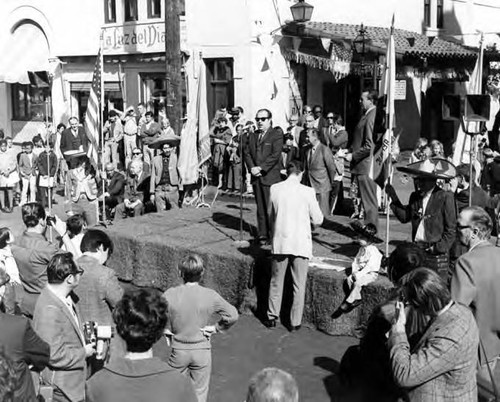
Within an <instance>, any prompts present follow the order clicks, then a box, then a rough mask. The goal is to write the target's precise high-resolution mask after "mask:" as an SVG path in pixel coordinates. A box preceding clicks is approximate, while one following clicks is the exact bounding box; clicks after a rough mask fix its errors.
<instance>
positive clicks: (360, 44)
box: [352, 24, 366, 89]
mask: <svg viewBox="0 0 500 402" xmlns="http://www.w3.org/2000/svg"><path fill="white" fill-rule="evenodd" d="M358 32H359V33H358V36H356V38H355V39H354V40H353V41H352V45H353V47H354V51H355V52H356V53H357V54H359V55H360V56H361V74H360V75H361V87H362V86H363V79H364V75H365V68H364V67H365V65H364V63H365V52H366V29H365V27H364V25H363V24H361V28H360V29H359V31H358ZM361 89H363V88H361Z"/></svg>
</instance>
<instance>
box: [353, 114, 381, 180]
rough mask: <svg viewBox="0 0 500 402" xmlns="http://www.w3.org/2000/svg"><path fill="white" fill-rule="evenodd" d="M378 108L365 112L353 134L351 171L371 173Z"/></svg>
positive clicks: (364, 173) (362, 173)
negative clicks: (374, 129)
mask: <svg viewBox="0 0 500 402" xmlns="http://www.w3.org/2000/svg"><path fill="white" fill-rule="evenodd" d="M376 112H377V110H376V108H373V109H371V110H370V111H369V112H368V113H365V114H363V116H362V117H361V119H360V120H359V122H358V125H357V126H356V128H355V129H354V134H353V136H352V161H351V173H353V174H358V175H367V174H369V173H370V168H371V162H372V157H373V141H374V139H373V127H374V125H375V115H376Z"/></svg>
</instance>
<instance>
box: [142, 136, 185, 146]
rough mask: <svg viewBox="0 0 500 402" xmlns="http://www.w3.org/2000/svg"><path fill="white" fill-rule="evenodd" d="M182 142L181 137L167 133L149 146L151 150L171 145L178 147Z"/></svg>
mask: <svg viewBox="0 0 500 402" xmlns="http://www.w3.org/2000/svg"><path fill="white" fill-rule="evenodd" d="M179 142H181V137H179V136H178V135H175V134H171V133H167V134H162V135H160V136H159V137H158V138H157V139H156V140H154V141H153V142H152V143H151V144H149V148H153V149H159V148H161V147H162V146H163V145H164V144H169V145H170V146H172V147H176V146H177V145H179Z"/></svg>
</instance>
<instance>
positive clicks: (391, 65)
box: [385, 15, 396, 257]
mask: <svg viewBox="0 0 500 402" xmlns="http://www.w3.org/2000/svg"><path fill="white" fill-rule="evenodd" d="M393 41H394V15H393V16H392V23H391V35H390V39H389V43H388V44H387V46H388V47H389V46H390V49H389V51H388V55H390V56H391V57H390V60H389V58H387V59H388V60H386V63H387V66H386V71H385V73H386V82H385V84H386V87H387V88H388V89H389V90H388V91H386V92H387V93H386V94H385V95H386V98H385V99H386V108H385V113H386V116H385V124H386V130H389V144H388V146H389V153H388V157H387V158H388V159H389V161H388V169H389V171H388V175H387V183H389V184H392V126H393V119H392V116H393V113H394V110H392V105H393V102H394V99H393V98H392V97H393V92H394V91H393V88H392V87H393V85H394V83H393V82H392V77H393V75H394V77H395V76H396V74H395V72H394V71H392V70H393V69H394V68H395V67H396V65H395V55H394V54H393V53H394V43H393ZM389 52H390V53H389ZM393 59H394V63H393V62H392V61H393ZM387 68H388V69H389V74H387ZM387 81H388V82H387ZM385 208H386V211H385V212H386V214H385V217H386V220H385V255H386V257H389V240H390V221H391V219H390V211H391V197H386V205H385Z"/></svg>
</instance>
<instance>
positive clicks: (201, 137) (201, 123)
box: [197, 59, 212, 166]
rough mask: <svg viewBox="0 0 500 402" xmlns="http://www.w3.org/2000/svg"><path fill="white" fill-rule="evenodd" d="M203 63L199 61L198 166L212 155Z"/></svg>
mask: <svg viewBox="0 0 500 402" xmlns="http://www.w3.org/2000/svg"><path fill="white" fill-rule="evenodd" d="M206 76H207V75H206V66H205V62H204V61H203V60H202V59H201V60H200V72H199V75H198V102H197V111H198V165H199V166H201V165H203V164H204V163H206V162H207V161H208V160H209V159H210V157H211V156H212V153H211V152H210V132H209V131H210V129H209V126H210V123H209V121H208V109H207V80H206Z"/></svg>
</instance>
